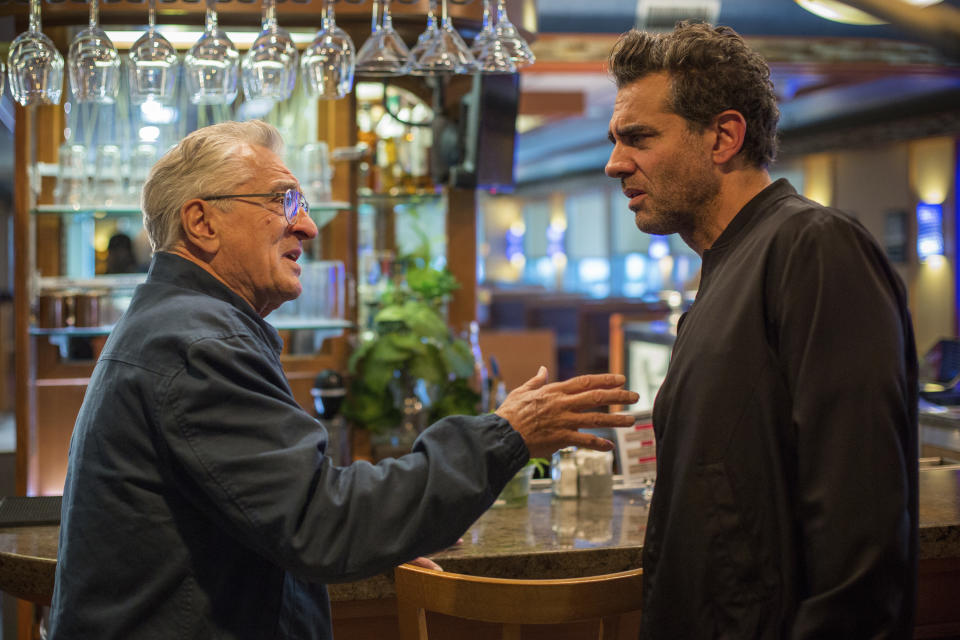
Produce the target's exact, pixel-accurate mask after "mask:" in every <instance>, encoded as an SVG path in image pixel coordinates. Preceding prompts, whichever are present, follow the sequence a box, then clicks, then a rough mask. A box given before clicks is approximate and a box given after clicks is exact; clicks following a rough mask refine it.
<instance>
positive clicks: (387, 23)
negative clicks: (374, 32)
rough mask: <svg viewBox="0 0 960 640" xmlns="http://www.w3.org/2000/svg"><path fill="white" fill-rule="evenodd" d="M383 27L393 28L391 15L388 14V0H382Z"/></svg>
mask: <svg viewBox="0 0 960 640" xmlns="http://www.w3.org/2000/svg"><path fill="white" fill-rule="evenodd" d="M383 28H384V29H387V30H389V29H393V16H391V15H390V0H383Z"/></svg>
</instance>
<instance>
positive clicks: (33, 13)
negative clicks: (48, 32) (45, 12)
mask: <svg viewBox="0 0 960 640" xmlns="http://www.w3.org/2000/svg"><path fill="white" fill-rule="evenodd" d="M40 30H41V29H40V0H30V31H32V32H34V33H40Z"/></svg>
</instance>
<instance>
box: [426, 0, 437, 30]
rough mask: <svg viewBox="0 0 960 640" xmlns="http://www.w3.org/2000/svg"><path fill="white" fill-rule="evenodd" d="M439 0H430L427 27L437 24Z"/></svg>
mask: <svg viewBox="0 0 960 640" xmlns="http://www.w3.org/2000/svg"><path fill="white" fill-rule="evenodd" d="M437 2H438V0H430V8H429V9H427V27H428V28H429V27H435V26H436V25H437Z"/></svg>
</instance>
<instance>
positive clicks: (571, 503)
mask: <svg viewBox="0 0 960 640" xmlns="http://www.w3.org/2000/svg"><path fill="white" fill-rule="evenodd" d="M647 513H648V502H647V500H646V498H645V496H644V494H643V492H642V491H641V490H638V489H629V490H624V489H618V490H616V491H615V492H614V495H613V497H612V499H608V500H559V499H554V498H552V496H551V495H550V493H549V491H547V490H540V491H534V492H532V493H531V494H530V497H529V500H528V504H527V506H526V507H523V508H518V509H507V508H498V509H491V510H489V511H487V513H485V514H484V515H483V516H482V517H481V518H480V519H479V520H477V522H475V523H474V525H473V526H472V527H470V529H469V531H467V533H466V534H465V535H464V536H463V543H462V544H459V545H457V546H455V547H452V548H450V549H446V550H444V551H441V552H438V553H435V554H433V555H431V556H430V557H431V558H432V559H434V561H436V562H437V563H439V564H440V565H441V566H442V567H443V568H444V569H446V570H448V571H456V572H458V573H468V574H476V575H486V576H493V577H503V578H521V577H536V578H561V577H574V576H585V575H596V574H601V573H609V572H613V571H623V570H626V569H632V568H634V567H638V566H640V552H641V548H642V545H643V536H644V530H645V527H646V522H647ZM57 532H58V527H56V526H46V527H13V528H4V529H0V590H2V591H6V592H8V593H12V594H14V595H16V596H18V597H21V598H24V599H27V600H32V601H34V602H41V603H43V602H49V598H50V594H51V593H52V591H53V574H54V569H55V566H56V554H57ZM920 558H921V560H935V559H940V558H960V469H955V468H954V469H937V468H932V469H924V470H922V471H921V472H920ZM393 595H394V589H393V576H392V572H387V573H385V574H381V575H378V576H374V577H372V578H368V579H366V580H359V581H356V582H348V583H342V584H331V585H330V597H331V599H332V600H334V601H345V600H370V599H378V598H389V597H392V596H393Z"/></svg>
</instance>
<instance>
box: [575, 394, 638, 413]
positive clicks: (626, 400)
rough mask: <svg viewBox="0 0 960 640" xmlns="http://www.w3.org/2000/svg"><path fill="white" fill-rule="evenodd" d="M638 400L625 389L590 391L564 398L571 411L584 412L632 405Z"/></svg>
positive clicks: (635, 395)
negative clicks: (619, 405) (613, 405)
mask: <svg viewBox="0 0 960 640" xmlns="http://www.w3.org/2000/svg"><path fill="white" fill-rule="evenodd" d="M639 399H640V396H639V395H638V394H637V393H636V392H634V391H627V390H626V389H591V390H589V391H584V392H582V393H577V394H573V395H569V396H566V399H565V400H566V406H567V407H568V408H570V409H573V410H579V411H586V410H588V409H593V408H595V407H603V406H606V405H611V404H633V403H635V402H637V401H638V400H639Z"/></svg>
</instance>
